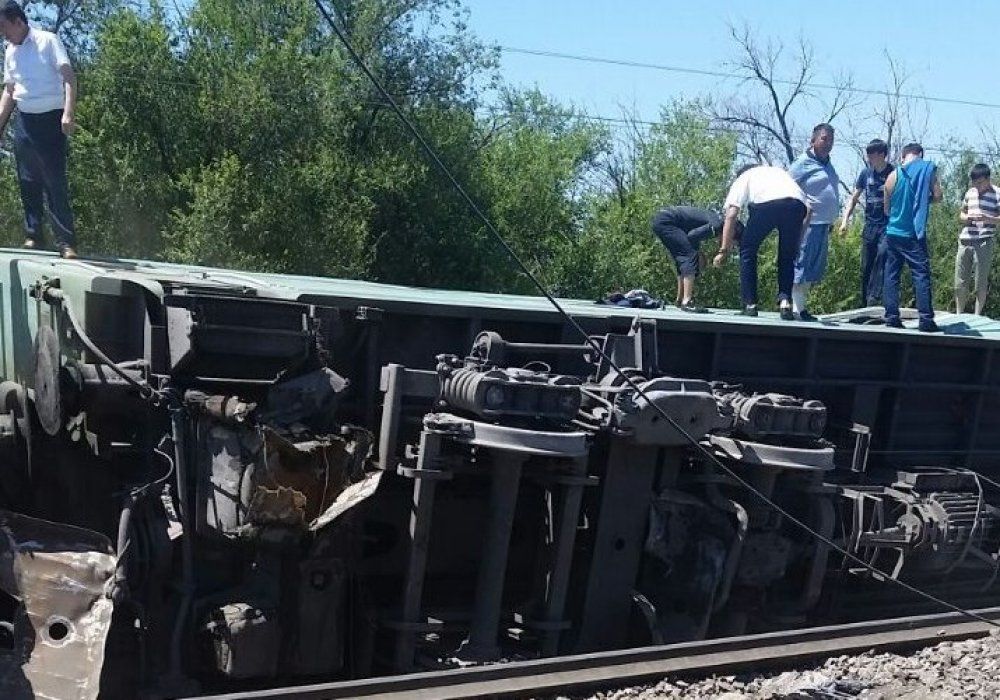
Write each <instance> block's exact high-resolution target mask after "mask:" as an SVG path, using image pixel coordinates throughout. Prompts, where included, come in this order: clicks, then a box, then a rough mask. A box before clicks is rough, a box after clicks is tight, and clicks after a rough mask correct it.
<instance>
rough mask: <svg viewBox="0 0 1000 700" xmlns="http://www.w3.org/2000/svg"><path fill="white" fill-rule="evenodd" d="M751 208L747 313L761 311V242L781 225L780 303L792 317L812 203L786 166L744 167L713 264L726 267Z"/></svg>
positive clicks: (743, 294) (744, 255)
mask: <svg viewBox="0 0 1000 700" xmlns="http://www.w3.org/2000/svg"><path fill="white" fill-rule="evenodd" d="M744 207H746V208H747V210H748V211H749V212H750V215H749V217H748V218H747V224H746V227H745V228H744V229H743V235H742V236H741V237H740V241H739V245H740V298H741V301H742V303H743V310H742V312H741V313H742V314H743V315H744V316H756V315H757V252H758V251H759V250H760V246H761V243H763V242H764V239H765V238H767V237H768V235H770V233H771V231H773V230H775V229H777V230H778V308H779V310H780V312H781V318H782V319H784V320H785V321H791V320H793V319H794V318H795V317H794V316H793V315H792V303H791V295H792V278H793V276H794V274H795V257H796V255H797V254H798V250H799V239H800V238H801V237H802V229H803V226H805V225H807V224H808V222H809V214H810V212H809V207H808V205H807V204H806V196H805V194H804V193H803V192H802V189H801V188H800V187H799V186H798V185H797V184H795V181H794V180H793V179H792V178H791V176H790V175H789V174H788V172H787V171H785V170H784V169H782V168H777V167H774V166H770V165H751V166H747V167H744V168H741V169H740V170H739V172H738V173H737V177H736V181H735V182H733V184H732V186H731V187H730V188H729V194H727V195H726V203H725V205H724V213H725V220H724V222H723V225H722V243H721V244H720V245H719V252H718V253H717V254H716V255H715V259H714V260H713V261H712V263H713V264H714V265H715V266H716V267H722V265H723V263H725V261H726V255H727V254H728V253H729V251H730V250H731V249H732V247H733V241H734V239H735V238H736V232H737V231H738V229H739V226H738V224H739V221H738V219H737V217H738V216H739V213H740V210H741V209H743V208H744Z"/></svg>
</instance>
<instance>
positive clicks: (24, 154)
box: [0, 0, 76, 258]
mask: <svg viewBox="0 0 1000 700" xmlns="http://www.w3.org/2000/svg"><path fill="white" fill-rule="evenodd" d="M0 33H2V34H3V36H4V38H5V39H6V40H7V49H6V51H5V53H4V63H3V80H4V90H3V95H2V96H0V134H2V133H3V131H4V130H5V129H6V128H7V122H8V121H9V120H10V118H11V115H12V114H13V112H14V107H17V117H16V118H15V119H14V130H13V131H14V134H13V137H14V138H13V140H14V156H15V158H16V160H17V179H18V183H19V185H20V188H21V203H22V204H23V206H24V229H25V240H24V247H25V248H37V247H39V246H41V244H42V221H43V219H44V215H45V204H46V203H47V204H48V207H49V221H50V223H51V225H52V233H53V237H54V238H55V240H56V243H57V245H58V246H59V252H60V254H61V255H62V256H63V257H64V258H75V257H76V251H75V250H74V246H75V245H76V235H75V233H74V227H73V211H72V209H71V208H70V204H69V185H68V182H67V178H66V146H67V144H66V137H67V136H69V135H70V134H72V133H73V131H74V129H75V128H76V121H75V116H74V115H75V110H76V75H75V74H74V72H73V67H72V66H71V65H70V62H69V57H68V56H67V55H66V49H65V48H63V45H62V42H61V41H59V37H57V36H56V35H55V34H53V33H52V32H46V31H44V30H41V29H35V28H33V27H29V26H28V20H27V17H25V15H24V10H22V9H21V6H20V5H18V4H17V3H16V2H14V0H5V1H4V2H3V3H2V5H0Z"/></svg>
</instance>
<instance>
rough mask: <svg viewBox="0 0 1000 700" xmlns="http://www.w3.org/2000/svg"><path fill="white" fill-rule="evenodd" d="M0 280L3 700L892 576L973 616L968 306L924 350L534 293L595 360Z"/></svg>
mask: <svg viewBox="0 0 1000 700" xmlns="http://www.w3.org/2000/svg"><path fill="white" fill-rule="evenodd" d="M0 265H2V267H0V286H2V305H3V313H2V317H0V318H2V343H3V352H2V356H0V357H2V363H3V365H2V380H3V383H2V384H0V401H2V404H0V410H2V412H0V470H2V471H0V499H2V504H0V506H2V510H0V530H2V534H3V537H2V538H0V552H2V557H0V591H2V592H0V612H2V616H3V621H2V622H0V627H2V630H0V646H2V648H0V665H2V667H3V668H2V669H0V670H2V678H0V686H2V687H0V694H2V696H3V697H19V696H31V695H32V694H39V695H47V696H51V697H78V698H92V697H96V696H97V695H98V693H100V694H101V695H102V696H103V697H137V696H158V697H175V696H183V695H189V694H193V693H198V692H208V691H213V690H227V689H242V688H253V687H264V686H269V685H270V686H273V685H289V684H295V683H304V682H309V681H315V680H318V679H334V678H353V677H363V676H370V675H378V674H388V673H399V672H407V671H414V670H420V669H428V668H440V667H447V666H450V665H456V664H461V663H483V662H491V661H497V660H501V659H515V658H532V657H539V656H551V655H557V654H567V653H573V652H583V651H592V650H601V649H611V648H617V647H624V646H630V645H631V646H637V645H646V644H657V643H666V642H673V641H684V640H697V639H703V638H707V637H712V636H720V635H734V634H741V633H750V632H756V631H766V630H776V629H783V628H790V627H798V626H805V625H812V624H819V623H825V622H833V621H840V620H850V619H859V618H866V617H884V616H890V615H894V614H905V613H913V612H916V611H918V610H921V609H927V608H926V603H924V601H922V600H920V599H917V598H914V597H912V596H907V595H905V594H902V593H901V592H900V590H899V589H898V588H897V587H894V586H892V585H891V583H887V582H886V579H889V578H898V579H902V580H905V581H907V582H909V583H912V584H914V585H915V586H917V587H919V588H922V589H925V590H927V591H929V592H931V593H934V594H936V595H939V596H941V597H944V598H947V599H949V600H951V601H953V602H955V603H958V604H961V605H968V606H983V605H986V604H987V603H995V600H996V596H997V591H998V587H997V579H998V576H997V573H998V572H997V567H998V552H1000V508H998V505H1000V493H998V492H997V490H996V489H995V488H994V485H993V483H992V481H993V479H997V478H998V477H1000V431H998V430H997V428H998V427H1000V426H998V424H997V422H998V421H1000V357H998V356H997V354H996V351H995V348H996V347H998V343H997V337H998V333H1000V327H998V326H996V325H994V324H992V322H989V321H987V320H985V319H979V318H975V317H964V316H962V317H959V316H952V317H945V318H943V319H942V322H943V323H942V325H943V326H944V327H945V328H946V333H945V334H944V335H939V336H927V335H922V334H917V333H914V332H910V331H895V330H892V329H885V328H880V327H873V326H870V325H866V322H867V321H869V320H870V319H869V316H868V314H866V313H865V312H864V311H859V312H857V313H855V314H848V315H845V316H843V317H841V318H837V319H835V322H825V323H823V324H782V323H780V322H776V321H773V320H770V319H767V318H759V319H747V318H741V317H736V316H733V315H730V314H726V313H724V312H720V313H716V314H712V315H708V316H704V317H693V316H691V315H685V314H680V313H673V312H670V311H642V312H641V316H639V315H637V314H639V313H640V312H636V311H630V310H625V309H617V308H609V307H601V306H596V305H594V304H589V303H584V302H566V307H567V309H568V310H569V313H570V314H572V315H573V316H574V318H575V320H576V321H577V322H578V323H579V324H580V325H581V326H583V328H585V329H586V331H587V332H588V333H589V334H591V338H592V340H593V341H594V342H595V343H597V344H598V345H599V346H600V347H601V348H602V350H603V352H604V356H602V355H601V354H599V353H596V352H594V351H593V349H592V347H591V346H590V345H589V344H587V343H584V342H583V340H582V339H581V338H579V337H578V336H577V335H575V333H574V331H573V330H572V329H571V328H570V327H569V326H568V325H567V324H566V323H564V322H563V320H562V319H561V317H560V316H558V315H557V314H556V313H555V312H554V311H553V310H552V309H551V308H549V307H548V306H546V304H545V303H544V301H543V300H541V299H537V298H527V297H505V296H497V295H487V294H475V293H460V292H444V291H431V290H416V289H404V288H399V287H390V286H383V285H375V284H368V283H363V282H351V281H340V280H326V279H316V278H304V277H288V276H278V275H265V274H249V273H240V272H231V271H222V270H209V269H201V268H189V267H180V266H172V265H165V264H152V263H142V262H127V261H100V262H92V261H88V262H82V261H74V262H68V261H60V260H58V259H56V258H53V257H51V256H48V255H45V254H42V253H25V252H20V251H17V252H13V251H8V252H0ZM608 357H609V358H611V359H612V360H613V363H609V362H608V361H607V359H606V358H608ZM626 378H628V379H629V380H631V381H627V380H626ZM633 384H638V385H639V386H641V387H642V389H643V392H642V394H641V395H640V394H638V393H637V392H635V390H634V388H633V386H632V385H633ZM657 408H659V409H662V412H665V413H666V414H667V416H669V420H664V419H663V413H661V411H660V410H657ZM748 485H749V486H751V487H752V489H753V491H755V492H756V494H755V493H754V492H752V491H751V490H750V489H748ZM761 496H763V497H764V498H761ZM795 521H799V523H802V524H805V525H807V526H808V527H809V528H810V529H811V530H812V531H813V532H815V533H819V534H820V535H822V539H820V538H817V537H815V536H814V535H813V534H811V533H810V532H807V531H806V530H804V529H803V528H802V527H801V526H800V525H799V524H798V523H796V522H795ZM827 542H833V543H835V544H836V547H834V548H831V547H829V545H828V544H827ZM841 550H846V551H849V552H850V553H851V554H852V555H854V556H853V558H847V557H844V556H842V554H841ZM874 570H877V571H880V572H882V574H881V575H875V574H874V573H873V571H874Z"/></svg>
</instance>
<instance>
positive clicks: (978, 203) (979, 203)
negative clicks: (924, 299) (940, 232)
mask: <svg viewBox="0 0 1000 700" xmlns="http://www.w3.org/2000/svg"><path fill="white" fill-rule="evenodd" d="M969 184H970V185H972V186H971V187H970V188H969V191H968V192H966V193H965V198H964V199H963V200H962V211H961V212H959V214H958V218H959V220H960V221H961V222H962V223H963V224H965V225H964V226H963V227H962V233H961V234H959V237H958V255H956V256H955V312H956V313H963V312H964V311H965V305H966V303H967V302H968V300H969V289H970V286H971V283H972V279H973V275H975V286H974V287H972V288H973V289H975V294H976V313H977V314H982V313H983V309H984V308H985V307H986V294H987V291H988V290H989V281H990V265H991V263H992V262H993V248H994V238H993V236H994V233H995V232H996V227H997V222H998V221H1000V192H998V191H997V189H996V188H995V187H994V186H993V183H992V182H990V169H989V167H987V166H986V165H984V164H983V163H979V164H978V165H975V166H973V168H972V170H971V171H970V172H969Z"/></svg>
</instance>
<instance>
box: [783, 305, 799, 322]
mask: <svg viewBox="0 0 1000 700" xmlns="http://www.w3.org/2000/svg"><path fill="white" fill-rule="evenodd" d="M780 313H781V320H782V321H794V320H795V314H794V313H793V312H792V307H791V306H782V307H781V310H780Z"/></svg>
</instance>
